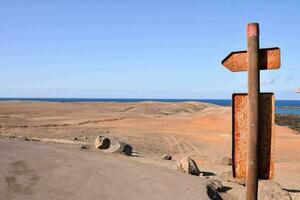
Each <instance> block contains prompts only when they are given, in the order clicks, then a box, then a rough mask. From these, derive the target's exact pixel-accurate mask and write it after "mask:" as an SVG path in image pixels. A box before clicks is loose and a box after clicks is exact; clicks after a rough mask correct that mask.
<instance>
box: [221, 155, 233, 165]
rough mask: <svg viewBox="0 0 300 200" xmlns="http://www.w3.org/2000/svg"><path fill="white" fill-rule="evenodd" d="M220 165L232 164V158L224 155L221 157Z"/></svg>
mask: <svg viewBox="0 0 300 200" xmlns="http://www.w3.org/2000/svg"><path fill="white" fill-rule="evenodd" d="M222 165H232V159H231V158H229V157H224V158H223V159H222Z"/></svg>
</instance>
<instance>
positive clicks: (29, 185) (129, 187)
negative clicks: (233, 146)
mask: <svg viewBox="0 0 300 200" xmlns="http://www.w3.org/2000/svg"><path fill="white" fill-rule="evenodd" d="M0 166H1V168H0V179H1V181H0V199H6V200H15V199H22V200H26V199H28V200H29V199H30V200H34V199H37V200H40V199H56V200H59V199H64V200H65V199H72V200H76V199H80V200H83V199H106V200H112V199H118V200H119V199H130V200H140V199H144V200H147V199H149V200H153V199H163V200H168V199H172V200H175V199H184V200H186V199H189V200H193V199H197V200H199V199H209V198H208V196H207V188H206V184H207V182H206V180H205V179H203V178H200V177H193V176H190V175H186V174H180V173H177V172H175V171H172V170H168V169H166V168H161V167H156V166H153V165H148V164H143V163H139V162H134V161H129V160H122V159H120V158H116V157H111V156H108V155H103V154H101V153H95V152H94V153H93V152H84V151H79V150H77V151H75V150H68V149H65V148H62V147H57V146H53V145H47V144H39V143H35V142H20V141H6V140H1V141H0Z"/></svg>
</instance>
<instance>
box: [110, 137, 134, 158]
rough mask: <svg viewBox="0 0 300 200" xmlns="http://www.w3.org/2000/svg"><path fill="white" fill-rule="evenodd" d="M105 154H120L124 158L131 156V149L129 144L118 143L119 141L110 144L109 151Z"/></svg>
mask: <svg viewBox="0 0 300 200" xmlns="http://www.w3.org/2000/svg"><path fill="white" fill-rule="evenodd" d="M105 152H107V153H121V154H125V155H126V156H131V154H132V147H131V146H130V145H129V144H126V143H124V142H120V141H119V140H117V141H115V142H114V143H113V144H111V145H110V147H109V149H107V150H106V151H105Z"/></svg>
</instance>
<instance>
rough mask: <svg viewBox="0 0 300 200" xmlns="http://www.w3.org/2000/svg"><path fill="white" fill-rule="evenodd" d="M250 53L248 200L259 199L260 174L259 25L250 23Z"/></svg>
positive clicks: (248, 49) (248, 40)
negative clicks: (258, 166) (258, 157)
mask: <svg viewBox="0 0 300 200" xmlns="http://www.w3.org/2000/svg"><path fill="white" fill-rule="evenodd" d="M247 52H248V98H249V99H248V104H249V122H248V154H247V157H248V159H247V160H248V162H247V176H246V177H247V182H246V187H247V193H246V196H247V200H256V199H257V188H258V172H257V164H258V162H257V161H258V159H257V152H258V151H257V150H258V141H257V138H258V127H259V125H258V123H259V113H258V112H259V93H260V88H259V69H260V68H259V25H258V24H257V23H250V24H248V26H247Z"/></svg>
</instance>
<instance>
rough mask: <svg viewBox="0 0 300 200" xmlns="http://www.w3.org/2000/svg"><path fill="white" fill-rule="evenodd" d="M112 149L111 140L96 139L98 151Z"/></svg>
mask: <svg viewBox="0 0 300 200" xmlns="http://www.w3.org/2000/svg"><path fill="white" fill-rule="evenodd" d="M109 147H110V139H108V138H106V137H103V136H97V137H96V139H95V148H96V149H108V148H109Z"/></svg>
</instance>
